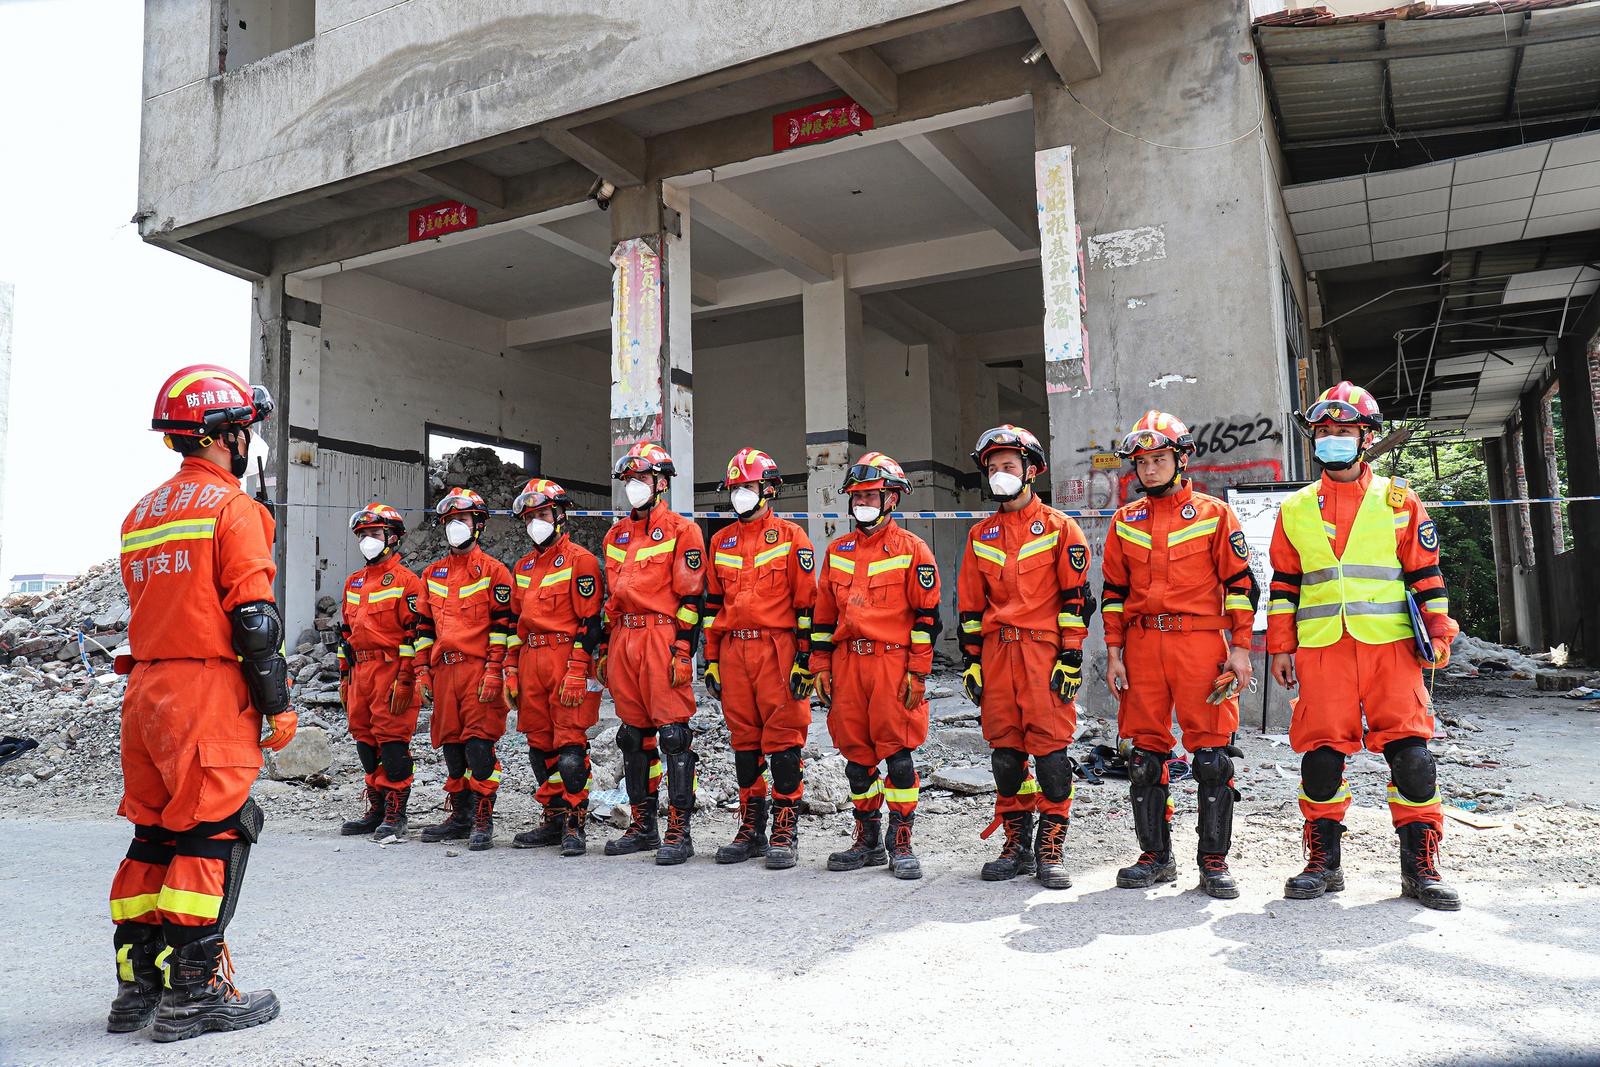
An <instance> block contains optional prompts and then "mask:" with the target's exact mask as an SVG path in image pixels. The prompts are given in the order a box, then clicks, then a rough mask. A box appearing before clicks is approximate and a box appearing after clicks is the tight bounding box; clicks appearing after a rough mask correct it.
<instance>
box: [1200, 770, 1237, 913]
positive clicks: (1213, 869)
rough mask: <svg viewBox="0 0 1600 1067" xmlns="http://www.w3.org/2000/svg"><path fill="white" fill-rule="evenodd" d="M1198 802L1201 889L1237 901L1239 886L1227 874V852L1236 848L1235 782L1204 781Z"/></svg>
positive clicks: (1207, 893)
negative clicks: (1234, 836)
mask: <svg viewBox="0 0 1600 1067" xmlns="http://www.w3.org/2000/svg"><path fill="white" fill-rule="evenodd" d="M1229 766H1230V767H1231V761H1230V763H1229ZM1229 773H1230V774H1231V773H1232V772H1231V771H1230V772H1229ZM1196 799H1197V800H1198V802H1199V808H1200V817H1199V825H1198V827H1197V832H1198V833H1199V835H1200V850H1199V853H1198V856H1197V859H1198V861H1199V864H1200V889H1201V890H1202V891H1203V892H1204V893H1205V894H1206V896H1208V897H1216V898H1217V899H1219V900H1234V899H1236V898H1237V897H1238V896H1239V883H1238V882H1236V881H1234V878H1233V872H1231V871H1229V870H1228V849H1229V848H1231V847H1232V845H1233V802H1234V801H1235V800H1237V799H1238V795H1237V794H1236V793H1235V792H1234V791H1233V783H1232V782H1209V783H1208V782H1204V781H1202V782H1201V783H1200V784H1199V791H1198V794H1197V798H1196Z"/></svg>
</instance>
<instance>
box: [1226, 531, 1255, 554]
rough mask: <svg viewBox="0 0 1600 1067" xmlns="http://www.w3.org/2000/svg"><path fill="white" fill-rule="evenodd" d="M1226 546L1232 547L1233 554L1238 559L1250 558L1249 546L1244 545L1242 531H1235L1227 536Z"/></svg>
mask: <svg viewBox="0 0 1600 1067" xmlns="http://www.w3.org/2000/svg"><path fill="white" fill-rule="evenodd" d="M1228 544H1230V545H1232V546H1233V554H1234V555H1235V556H1238V557H1239V558H1240V559H1249V558H1250V546H1249V545H1248V544H1246V543H1245V540H1244V531H1243V530H1235V531H1233V533H1231V534H1229V535H1228Z"/></svg>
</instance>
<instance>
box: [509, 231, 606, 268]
mask: <svg viewBox="0 0 1600 1067" xmlns="http://www.w3.org/2000/svg"><path fill="white" fill-rule="evenodd" d="M527 232H528V234H529V236H532V237H537V238H538V239H539V240H541V241H544V242H545V243H546V244H552V245H555V246H556V247H557V248H559V249H561V251H563V252H566V253H568V254H569V255H574V256H577V257H578V258H579V259H586V260H588V261H589V262H590V263H594V264H596V265H598V266H601V267H604V268H606V270H610V269H611V255H610V253H608V252H604V251H601V250H600V249H598V248H590V247H589V246H588V245H586V244H584V243H583V242H582V241H574V240H573V239H572V238H570V237H566V236H564V235H562V234H559V233H556V232H555V231H554V230H551V229H546V228H545V227H543V226H529V227H528V228H527Z"/></svg>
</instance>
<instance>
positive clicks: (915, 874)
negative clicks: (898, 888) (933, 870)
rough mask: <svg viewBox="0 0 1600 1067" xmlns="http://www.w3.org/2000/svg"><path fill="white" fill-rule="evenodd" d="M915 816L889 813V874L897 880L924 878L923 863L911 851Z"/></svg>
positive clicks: (894, 812)
mask: <svg viewBox="0 0 1600 1067" xmlns="http://www.w3.org/2000/svg"><path fill="white" fill-rule="evenodd" d="M916 821H917V817H916V816H915V815H901V814H900V813H899V812H897V811H891V812H890V813H889V873H890V874H892V875H894V876H895V877H896V878H906V879H915V878H921V877H922V861H921V860H919V859H917V857H916V854H915V853H913V852H912V851H911V826H912V824H913V823H915V822H916Z"/></svg>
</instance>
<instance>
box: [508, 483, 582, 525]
mask: <svg viewBox="0 0 1600 1067" xmlns="http://www.w3.org/2000/svg"><path fill="white" fill-rule="evenodd" d="M550 504H553V505H555V506H556V507H558V508H560V509H561V513H562V514H563V515H565V514H566V511H567V509H568V508H570V507H573V506H574V504H573V502H572V497H571V496H570V495H569V494H568V493H567V491H566V490H565V489H563V488H561V486H559V485H557V484H556V483H555V482H552V481H551V480H550V479H548V478H530V479H529V480H528V484H527V485H525V486H523V487H522V492H520V493H518V494H517V499H516V500H515V501H513V502H512V504H511V510H512V511H513V512H514V513H515V514H516V516H517V517H518V518H522V517H523V516H525V515H527V514H528V512H530V511H537V510H538V509H539V508H542V507H545V506H546V505H550Z"/></svg>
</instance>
